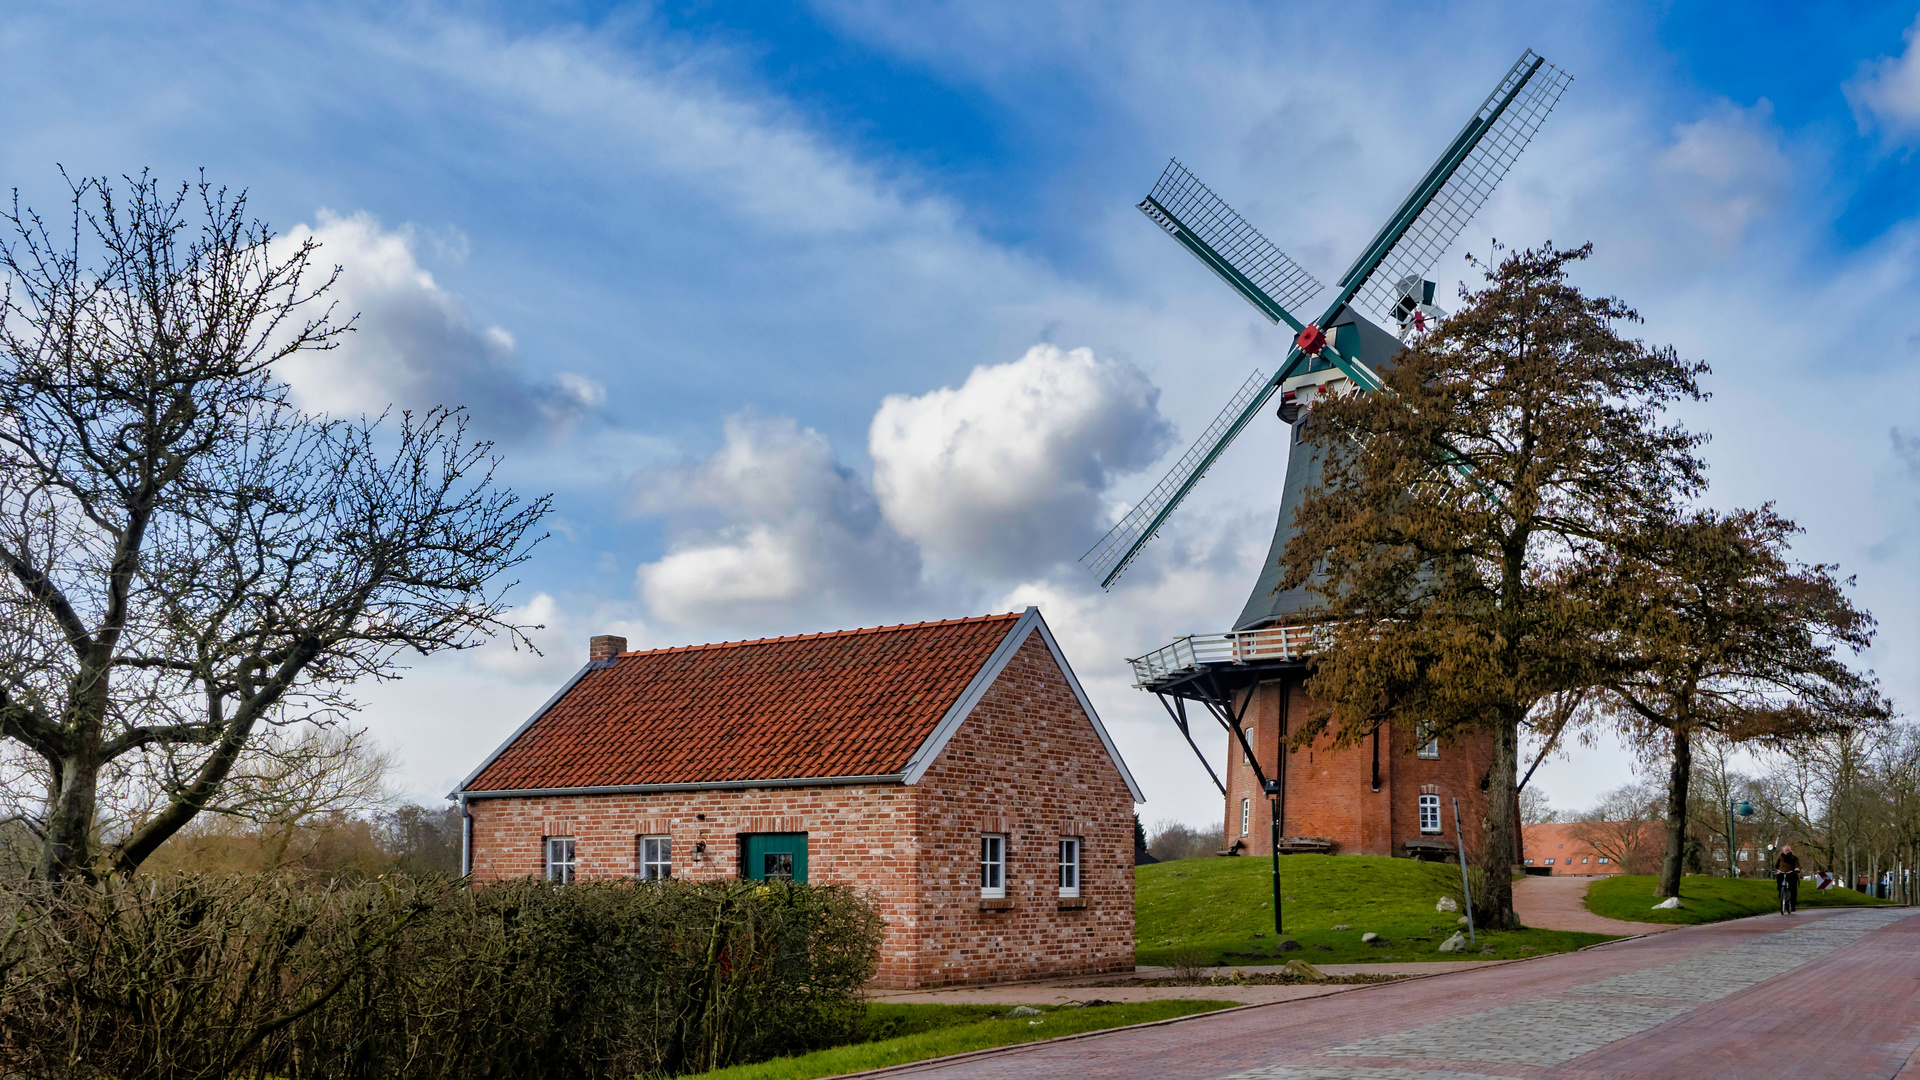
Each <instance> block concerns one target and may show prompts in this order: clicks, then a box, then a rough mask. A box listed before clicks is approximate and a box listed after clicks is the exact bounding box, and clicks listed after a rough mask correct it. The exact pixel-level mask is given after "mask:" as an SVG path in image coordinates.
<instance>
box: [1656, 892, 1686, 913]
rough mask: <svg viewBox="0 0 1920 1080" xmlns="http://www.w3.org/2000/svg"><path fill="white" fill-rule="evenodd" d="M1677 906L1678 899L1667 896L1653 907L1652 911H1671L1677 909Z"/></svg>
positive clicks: (1678, 904) (1678, 903)
mask: <svg viewBox="0 0 1920 1080" xmlns="http://www.w3.org/2000/svg"><path fill="white" fill-rule="evenodd" d="M1679 906H1680V898H1679V897H1677V896H1669V897H1667V898H1666V899H1665V900H1662V901H1660V902H1659V903H1657V904H1655V905H1653V910H1655V911H1672V910H1674V909H1675V908H1678V907H1679Z"/></svg>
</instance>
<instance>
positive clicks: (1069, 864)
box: [1060, 836, 1080, 896]
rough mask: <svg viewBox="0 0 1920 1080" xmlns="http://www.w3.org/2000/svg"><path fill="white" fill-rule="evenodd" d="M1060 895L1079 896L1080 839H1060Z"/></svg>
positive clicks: (1067, 837)
mask: <svg viewBox="0 0 1920 1080" xmlns="http://www.w3.org/2000/svg"><path fill="white" fill-rule="evenodd" d="M1060 895H1061V896H1079V895H1080V838H1079V837H1077V836H1063V837H1061V838H1060Z"/></svg>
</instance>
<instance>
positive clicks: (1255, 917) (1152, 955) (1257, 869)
mask: <svg viewBox="0 0 1920 1080" xmlns="http://www.w3.org/2000/svg"><path fill="white" fill-rule="evenodd" d="M1271 867H1272V864H1271V863H1270V862H1269V861H1268V860H1266V859H1263V858H1247V857H1242V858H1207V859H1181V860H1178V861H1175V862H1164V863H1157V864H1155V865H1152V866H1142V867H1137V868H1135V870H1134V937H1135V953H1134V955H1135V957H1136V960H1137V962H1138V963H1140V964H1143V965H1170V964H1172V963H1173V962H1174V961H1175V960H1176V959H1178V954H1180V953H1181V952H1183V951H1185V950H1186V949H1188V948H1189V947H1191V948H1192V949H1194V950H1195V951H1196V952H1197V953H1198V954H1199V956H1200V962H1201V963H1203V964H1224V965H1229V966H1252V965H1256V964H1281V963H1285V962H1286V961H1288V960H1291V959H1294V958H1296V957H1298V958H1300V959H1303V960H1306V961H1307V962H1309V963H1313V964H1353V963H1367V962H1370V961H1389V960H1512V959H1515V958H1517V957H1521V956H1537V955H1540V954H1542V953H1551V952H1566V951H1568V950H1571V949H1577V948H1580V947H1582V946H1585V945H1592V944H1595V943H1597V942H1601V941H1606V940H1609V937H1608V935H1605V934H1579V933H1573V932H1570V931H1564V930H1499V931H1491V932H1482V933H1480V934H1479V935H1478V937H1479V941H1478V943H1477V945H1476V946H1475V948H1473V949H1471V950H1468V951H1466V952H1460V953H1443V952H1441V951H1440V943H1441V942H1443V941H1445V940H1446V939H1447V938H1448V937H1450V936H1451V935H1452V934H1453V932H1454V931H1455V930H1461V929H1465V928H1464V927H1463V926H1460V925H1459V924H1458V923H1457V922H1456V920H1457V919H1458V918H1459V917H1460V915H1461V913H1460V912H1442V911H1436V910H1434V905H1435V903H1436V902H1437V901H1438V900H1439V899H1440V897H1442V896H1451V897H1453V898H1454V900H1455V901H1456V902H1457V901H1458V900H1459V899H1460V870H1459V868H1458V867H1455V866H1451V865H1447V864H1443V863H1426V862H1417V861H1415V860H1413V859H1389V858H1381V857H1375V856H1366V855H1288V856H1286V857H1285V858H1282V859H1281V860H1280V881H1281V896H1282V905H1281V913H1282V915H1283V916H1284V920H1283V922H1284V925H1285V929H1286V933H1285V936H1284V937H1282V938H1279V939H1276V938H1275V937H1274V935H1273V908H1272V902H1273V885H1272V882H1273V878H1272V876H1271V873H1272V870H1271ZM1341 924H1344V925H1346V926H1347V927H1348V928H1347V929H1345V930H1335V929H1333V928H1334V926H1336V925H1341ZM1368 932H1372V933H1376V934H1379V935H1380V936H1381V937H1382V938H1383V939H1385V943H1384V944H1374V945H1364V944H1361V942H1360V935H1361V934H1364V933H1368ZM1288 939H1291V940H1294V941H1298V942H1299V943H1300V944H1301V946H1302V948H1301V949H1300V950H1297V951H1276V948H1277V946H1278V944H1279V942H1280V941H1284V940H1288ZM1488 945H1491V946H1493V950H1494V951H1493V952H1492V953H1491V954H1483V953H1482V952H1480V951H1479V949H1480V948H1481V947H1484V946H1488Z"/></svg>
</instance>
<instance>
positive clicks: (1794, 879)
mask: <svg viewBox="0 0 1920 1080" xmlns="http://www.w3.org/2000/svg"><path fill="white" fill-rule="evenodd" d="M1773 880H1774V884H1775V885H1776V886H1777V887H1778V888H1779V890H1780V914H1782V915H1791V914H1793V913H1794V911H1795V909H1797V908H1798V907H1799V906H1800V872H1799V871H1797V870H1792V871H1789V870H1775V871H1774V872H1773Z"/></svg>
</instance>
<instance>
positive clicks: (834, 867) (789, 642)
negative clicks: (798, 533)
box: [452, 608, 1141, 987]
mask: <svg viewBox="0 0 1920 1080" xmlns="http://www.w3.org/2000/svg"><path fill="white" fill-rule="evenodd" d="M625 650H626V642H625V641H624V640H623V639H620V638H615V637H597V638H594V639H593V642H592V647H591V651H590V660H589V662H588V664H587V665H586V666H585V667H583V668H581V669H580V671H579V672H578V673H576V674H575V675H574V676H573V678H572V679H570V680H568V682H567V683H566V684H565V685H564V686H562V687H561V688H560V691H559V692H558V693H556V694H555V695H554V696H553V698H552V699H551V700H549V701H548V702H547V703H546V704H545V705H543V706H542V707H541V708H540V709H539V710H538V711H537V712H535V713H534V715H533V716H532V717H531V718H530V719H529V720H528V721H527V722H526V723H525V724H523V725H521V727H520V729H519V730H518V731H516V732H514V733H513V735H512V736H511V737H509V738H508V739H507V741H506V742H505V743H504V744H502V745H501V746H500V748H499V749H498V750H495V751H494V752H493V753H492V754H491V755H490V756H488V757H487V759H486V760H485V761H483V762H481V764H480V766H479V767H478V768H477V769H475V770H474V771H473V774H472V775H471V776H469V777H468V778H467V779H466V780H465V781H464V782H462V783H461V785H460V787H459V788H458V789H457V790H456V791H455V792H454V793H453V795H452V798H454V799H455V800H457V801H458V802H459V803H460V806H461V808H462V810H463V812H464V813H465V815H466V819H465V820H466V826H465V829H466V835H465V837H464V839H463V844H462V857H463V867H464V868H465V869H466V871H467V872H469V873H471V874H472V875H473V876H474V877H475V878H476V879H480V880H487V879H497V878H504V877H513V876H522V875H545V876H547V877H549V878H552V879H556V880H582V881H585V880H597V879H598V880H604V879H614V878H639V879H643V880H644V879H647V878H652V877H659V876H668V875H671V876H674V877H682V878H691V879H713V878H724V877H748V878H791V879H793V880H797V881H807V882H812V883H816V884H818V883H828V882H838V883H846V884H850V885H853V886H856V887H858V888H861V889H863V890H865V891H867V892H868V893H869V894H870V895H871V896H872V897H873V898H874V899H875V901H876V903H877V904H878V906H879V908H880V912H881V915H882V917H883V918H884V919H885V921H886V937H885V941H884V943H883V944H882V947H881V963H880V970H879V973H878V975H877V977H876V979H875V982H876V984H877V985H880V986H885V987H918V986H939V985H945V984H953V983H971V982H993V981H999V980H1006V979H1017V978H1031V977H1035V976H1043V975H1056V974H1079V973H1091V972H1105V971H1123V970H1132V968H1133V963H1134V960H1133V815H1132V811H1133V805H1134V804H1135V803H1137V802H1139V801H1141V795H1140V790H1139V787H1138V785H1136V784H1135V782H1134V780H1133V778H1132V776H1131V775H1130V774H1129V773H1128V772H1127V768H1126V765H1125V764H1124V763H1123V762H1122V761H1121V760H1120V755H1119V752H1118V751H1117V750H1116V749H1115V747H1114V745H1113V740H1112V739H1111V738H1110V737H1109V736H1108V735H1107V732H1106V729H1105V728H1104V727H1102V725H1101V723H1100V718H1099V716H1098V714H1096V713H1095V711H1094V709H1093V706H1092V704H1091V703H1090V702H1089V701H1088V700H1087V696H1086V693H1085V691H1083V690H1082V689H1081V687H1080V683H1079V681H1078V680H1077V679H1076V678H1075V677H1074V674H1073V670H1072V668H1071V667H1069V666H1068V664H1067V661H1066V658H1065V657H1064V656H1063V655H1062V654H1061V652H1060V647H1059V644H1058V643H1057V642H1056V641H1055V640H1054V637H1053V634H1052V633H1051V632H1050V631H1049V630H1048V629H1047V624H1046V622H1045V620H1043V619H1042V618H1041V617H1040V612H1039V610H1038V609H1036V608H1028V609H1027V610H1026V611H1025V612H1024V613H1022V614H1007V615H992V616H986V617H982V618H970V619H954V620H949V621H944V622H928V623H917V624H913V625H908V626H889V627H877V628H872V629H863V630H847V631H837V632H833V633H823V634H808V635H803V636H798V637H786V638H767V639H762V640H757V641H739V642H728V643H724V644H716V645H694V646H688V647H683V648H672V649H657V650H653V651H647V652H627V651H625Z"/></svg>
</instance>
